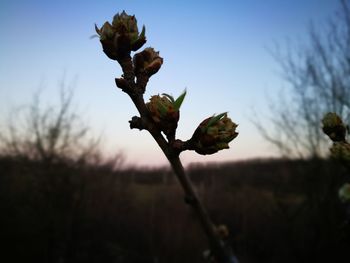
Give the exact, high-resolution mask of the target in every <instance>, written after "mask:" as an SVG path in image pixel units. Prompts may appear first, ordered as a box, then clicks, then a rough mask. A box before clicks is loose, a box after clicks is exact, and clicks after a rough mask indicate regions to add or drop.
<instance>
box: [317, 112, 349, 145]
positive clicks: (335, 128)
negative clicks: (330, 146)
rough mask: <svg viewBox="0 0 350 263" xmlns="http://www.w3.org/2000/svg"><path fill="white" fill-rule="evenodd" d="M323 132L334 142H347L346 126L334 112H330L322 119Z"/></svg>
mask: <svg viewBox="0 0 350 263" xmlns="http://www.w3.org/2000/svg"><path fill="white" fill-rule="evenodd" d="M322 124H323V127H322V130H323V132H324V133H325V134H327V135H328V137H329V138H330V139H331V140H332V141H333V142H341V141H345V136H346V126H345V125H344V123H343V121H342V119H341V118H340V117H339V116H338V115H337V114H336V113H333V112H328V113H327V114H326V115H325V116H324V117H323V119H322Z"/></svg>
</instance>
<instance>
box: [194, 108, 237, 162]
mask: <svg viewBox="0 0 350 263" xmlns="http://www.w3.org/2000/svg"><path fill="white" fill-rule="evenodd" d="M237 126H238V125H237V124H235V123H234V122H232V120H231V119H230V118H228V117H227V113H226V112H225V113H221V114H219V115H217V116H215V115H214V116H212V117H209V118H207V119H205V120H204V121H202V123H201V124H199V126H198V128H197V129H196V130H195V132H194V134H193V136H192V138H191V139H190V144H191V147H192V148H193V149H194V150H195V151H196V152H197V153H199V154H203V155H205V154H213V153H216V152H218V151H220V150H222V149H228V148H229V145H228V144H229V142H231V141H232V140H233V139H234V138H236V137H237V135H238V133H237V132H236V128H237Z"/></svg>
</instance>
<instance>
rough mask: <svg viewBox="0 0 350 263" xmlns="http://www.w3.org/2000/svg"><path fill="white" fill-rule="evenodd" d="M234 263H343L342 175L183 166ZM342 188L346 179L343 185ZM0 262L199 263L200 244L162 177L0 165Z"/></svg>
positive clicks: (292, 165) (292, 164) (263, 166)
mask: <svg viewBox="0 0 350 263" xmlns="http://www.w3.org/2000/svg"><path fill="white" fill-rule="evenodd" d="M188 170H189V173H190V177H191V178H192V180H193V182H194V184H195V186H196V189H197V192H198V194H199V196H200V199H201V200H203V202H204V203H205V205H206V207H207V208H208V210H209V213H210V215H211V216H212V218H213V220H214V222H215V223H216V224H226V225H227V226H228V228H229V229H230V237H229V239H228V242H230V244H231V245H232V246H233V247H234V249H235V251H236V253H237V255H238V258H240V260H241V263H251V262H259V263H260V262H269V263H273V262H276V263H277V262H285V263H288V262H308V263H309V262H340V263H341V262H349V255H348V251H350V241H349V239H350V229H349V224H348V223H347V222H346V213H345V211H346V207H345V206H344V204H342V203H341V202H340V201H339V200H338V197H337V191H338V189H339V186H340V185H342V183H343V182H345V181H346V180H347V179H349V178H350V176H349V175H348V174H347V172H346V170H344V169H343V168H342V167H341V166H339V165H337V164H335V163H333V162H331V161H321V160H313V161H300V160H299V161H298V160H297V161H287V160H255V161H247V162H240V163H225V164H216V165H208V166H192V167H189V168H188ZM348 181H350V180H348ZM0 211H1V214H0V243H1V246H0V262H36V263H40V262H55V263H56V262H57V263H65V262H75V263H80V262H84V263H85V262H86V263H90V262H96V263H97V262H120V263H122V262H135V263H136V262H152V263H156V262H157V263H160V262H167V263H172V262H174V263H175V262H176V263H179V262H185V263H186V262H191V263H193V262H203V260H202V258H201V255H202V252H203V251H204V250H205V249H207V243H206V239H205V236H204V235H203V233H202V232H201V229H200V228H199V227H198V226H197V222H196V218H195V216H194V214H193V213H192V211H191V210H190V208H189V207H187V206H186V205H185V203H184V202H183V194H182V191H181V189H180V186H179V184H178V183H177V181H176V178H175V177H174V176H173V174H172V173H171V172H170V171H169V170H165V169H158V170H147V169H143V170H142V171H141V170H134V169H126V170H119V171H118V170H117V171H112V169H110V168H109V167H108V166H98V167H96V166H91V165H90V166H89V165H81V166H78V165H73V164H67V163H56V164H43V163H40V162H33V161H28V160H23V159H22V160H19V159H13V158H6V157H3V158H1V159H0Z"/></svg>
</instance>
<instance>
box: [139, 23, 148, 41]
mask: <svg viewBox="0 0 350 263" xmlns="http://www.w3.org/2000/svg"><path fill="white" fill-rule="evenodd" d="M145 34H146V27H145V25H143V26H142V31H141V34H140V36H139V38H145Z"/></svg>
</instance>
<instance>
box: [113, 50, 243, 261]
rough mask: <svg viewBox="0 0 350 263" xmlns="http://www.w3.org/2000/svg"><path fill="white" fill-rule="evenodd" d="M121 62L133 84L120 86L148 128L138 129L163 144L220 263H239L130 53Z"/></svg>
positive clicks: (125, 74)
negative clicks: (156, 118) (164, 128)
mask: <svg viewBox="0 0 350 263" xmlns="http://www.w3.org/2000/svg"><path fill="white" fill-rule="evenodd" d="M119 63H120V64H121V66H122V69H123V73H124V79H125V80H126V81H127V82H128V86H129V88H128V89H126V90H125V87H124V86H123V87H119V88H122V90H123V91H124V92H126V93H127V94H128V95H129V96H130V98H131V99H132V101H133V103H134V104H135V106H136V108H137V110H138V112H139V113H140V117H141V118H139V119H140V120H141V123H142V124H143V125H144V127H137V128H139V129H146V130H148V131H149V133H150V134H151V135H152V137H153V138H154V139H155V141H156V142H157V144H158V145H159V147H160V148H161V149H162V151H163V153H164V154H165V156H166V157H167V159H168V160H169V162H170V164H171V167H172V169H173V171H174V173H175V174H176V176H177V178H178V180H179V182H180V184H181V186H182V188H183V190H184V193H185V201H186V203H187V204H189V205H190V206H191V207H192V209H193V210H194V212H195V213H196V215H197V217H198V219H199V221H200V223H201V226H202V228H203V230H204V232H205V234H206V236H207V238H208V241H209V244H210V248H211V251H212V253H213V255H214V257H215V259H216V260H217V261H218V262H220V263H234V262H237V260H236V258H235V257H234V255H233V252H232V250H231V249H230V247H228V246H225V243H224V242H223V241H222V240H221V238H220V237H219V236H218V234H217V233H216V231H215V225H214V224H213V223H212V221H211V219H210V217H209V215H208V213H207V211H206V210H205V208H204V206H203V205H202V203H201V202H200V201H199V199H198V197H197V195H196V192H195V191H194V189H193V186H192V183H191V181H190V179H189V177H188V176H187V175H186V173H185V170H184V168H183V165H182V163H181V160H180V158H179V154H180V152H179V151H178V149H176V148H174V147H173V146H172V143H171V142H168V141H167V140H166V139H165V138H164V136H163V135H162V134H161V132H160V130H159V129H158V128H157V127H156V125H155V124H154V122H153V120H152V118H151V117H150V116H149V111H148V109H147V107H146V105H145V102H144V99H143V92H144V87H143V86H142V87H141V86H140V85H137V83H135V75H134V72H133V66H132V63H131V58H130V56H126V57H124V58H123V59H122V60H121V61H119ZM117 86H118V83H117Z"/></svg>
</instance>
